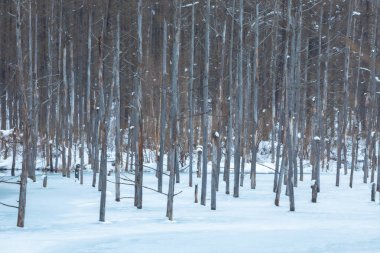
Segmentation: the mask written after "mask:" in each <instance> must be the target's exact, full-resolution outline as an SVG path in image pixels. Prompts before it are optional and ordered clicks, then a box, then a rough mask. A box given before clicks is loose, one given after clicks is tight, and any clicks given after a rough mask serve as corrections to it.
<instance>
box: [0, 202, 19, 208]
mask: <svg viewBox="0 0 380 253" xmlns="http://www.w3.org/2000/svg"><path fill="white" fill-rule="evenodd" d="M0 204H1V205H3V206H7V207H13V208H17V209H18V207H17V206H12V205H8V204H5V203H3V202H0Z"/></svg>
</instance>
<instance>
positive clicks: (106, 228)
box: [0, 173, 380, 253]
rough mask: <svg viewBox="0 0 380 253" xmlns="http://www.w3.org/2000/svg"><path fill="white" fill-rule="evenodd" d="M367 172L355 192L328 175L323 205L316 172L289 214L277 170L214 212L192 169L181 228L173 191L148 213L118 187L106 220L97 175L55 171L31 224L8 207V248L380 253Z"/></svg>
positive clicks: (223, 198) (38, 188)
mask: <svg viewBox="0 0 380 253" xmlns="http://www.w3.org/2000/svg"><path fill="white" fill-rule="evenodd" d="M359 174H361V173H357V174H356V175H355V184H354V188H353V189H350V188H349V187H348V179H349V177H348V176H343V175H342V181H341V187H339V188H337V187H335V186H334V185H335V177H334V175H333V174H327V173H324V174H322V176H321V193H320V194H319V196H318V203H316V204H313V203H311V202H310V198H311V189H310V175H306V177H305V181H304V182H300V184H299V186H298V188H296V189H295V195H296V211H295V212H289V211H288V210H289V208H288V199H287V197H286V196H285V195H282V198H281V202H280V207H276V206H274V204H273V202H274V194H273V193H272V181H273V174H259V175H258V177H257V189H256V190H251V189H249V182H248V178H249V175H247V176H246V178H245V184H244V187H243V188H240V198H233V197H232V196H231V195H226V194H224V188H225V184H224V182H223V181H222V179H221V185H220V191H219V193H217V210H216V211H211V210H210V200H209V199H207V204H206V206H201V205H200V204H199V203H198V204H195V203H194V187H193V188H190V187H188V186H187V180H188V178H187V174H186V173H183V174H181V180H182V182H181V183H180V184H176V186H175V188H176V190H175V191H176V192H179V191H182V193H181V194H179V195H177V196H176V197H175V200H174V221H173V222H170V221H168V220H167V219H166V217H165V212H166V196H165V195H160V194H158V193H156V192H153V191H150V190H147V189H144V197H143V209H142V210H137V209H136V208H135V207H134V206H133V199H131V198H130V197H132V196H133V186H126V185H123V186H122V197H126V198H123V199H122V201H121V202H115V201H114V200H113V199H114V185H113V184H111V183H109V184H108V195H107V210H106V220H107V221H106V222H105V223H100V222H98V215H99V211H98V209H99V201H100V193H99V192H98V191H97V189H96V188H92V187H91V186H90V184H91V176H92V175H91V174H90V173H85V181H84V185H80V184H79V183H78V182H75V180H74V178H62V177H61V176H60V175H59V174H51V175H48V187H47V188H42V178H41V176H39V177H38V179H37V182H35V183H33V182H29V183H28V192H27V209H26V221H25V225H26V227H25V228H23V229H20V228H17V227H16V217H17V210H16V209H13V208H9V207H5V206H1V205H0V248H1V249H0V252H4V253H18V252H28V253H37V252H41V253H61V252H62V253H71V252H75V253H90V252H112V253H118V252H129V253H133V252H139V253H142V252H165V253H170V252H176V253H186V252H189V253H193V252H198V253H202V252H218V253H219V252H258V253H266V252H268V253H276V252H281V253H283V252H285V253H287V252H289V253H297V252H315V253H321V252H339V253H340V252H345V253H359V252H365V253H370V252H371V253H378V252H380V247H379V245H380V205H379V203H378V198H377V200H376V203H374V202H371V201H370V189H369V187H368V185H365V184H362V183H361V181H362V180H361V175H359ZM194 176H195V175H194ZM0 177H1V174H0ZM130 177H132V176H131V175H130ZM208 178H210V175H209V177H208ZM221 178H222V177H221ZM194 179H195V181H196V183H199V187H200V181H199V179H198V178H196V176H195V177H194ZM231 179H233V176H231ZM109 180H111V181H113V175H112V176H110V177H109ZM144 185H146V186H149V187H153V188H155V187H156V178H155V176H154V174H153V173H145V175H144ZM164 189H165V191H166V189H167V187H166V186H165V188H164ZM199 190H200V189H199ZM208 190H210V184H209V185H208ZM231 190H232V189H231ZM199 192H200V191H199ZM207 196H208V197H209V196H210V193H209V192H208V195H207ZM17 199H18V186H17V185H9V184H0V201H1V202H4V203H7V204H13V205H16V204H17Z"/></svg>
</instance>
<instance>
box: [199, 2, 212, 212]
mask: <svg viewBox="0 0 380 253" xmlns="http://www.w3.org/2000/svg"><path fill="white" fill-rule="evenodd" d="M205 20H206V23H205V26H206V27H205V47H204V50H205V51H204V70H203V81H202V89H203V103H202V109H203V115H202V138H203V150H202V152H203V157H202V162H203V166H202V189H201V205H206V189H207V162H208V150H207V148H208V114H209V113H208V111H209V108H208V85H209V61H210V60H209V57H210V0H207V2H206V13H205Z"/></svg>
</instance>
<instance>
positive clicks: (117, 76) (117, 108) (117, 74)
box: [110, 1, 121, 202]
mask: <svg viewBox="0 0 380 253" xmlns="http://www.w3.org/2000/svg"><path fill="white" fill-rule="evenodd" d="M117 4H118V9H117V14H116V15H117V16H116V38H115V49H114V63H113V64H114V66H113V72H114V73H113V76H114V82H115V101H116V103H115V121H116V123H115V201H117V202H119V201H120V169H121V150H120V143H121V139H120V130H121V129H120V1H118V2H117ZM110 106H111V105H110Z"/></svg>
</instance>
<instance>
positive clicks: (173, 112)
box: [166, 0, 182, 220]
mask: <svg viewBox="0 0 380 253" xmlns="http://www.w3.org/2000/svg"><path fill="white" fill-rule="evenodd" d="M181 5H182V0H179V1H177V0H175V1H174V8H175V11H174V29H175V35H174V42H173V43H174V44H173V48H172V50H173V51H172V59H173V64H172V69H171V91H172V96H171V108H170V132H169V138H170V144H171V150H170V152H171V158H172V159H169V160H168V166H169V171H170V178H169V190H168V199H167V209H166V216H167V217H168V219H169V220H173V201H174V179H175V174H176V173H177V171H178V170H177V169H176V168H177V167H178V130H179V129H178V128H179V127H178V64H179V49H180V40H181Z"/></svg>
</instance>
